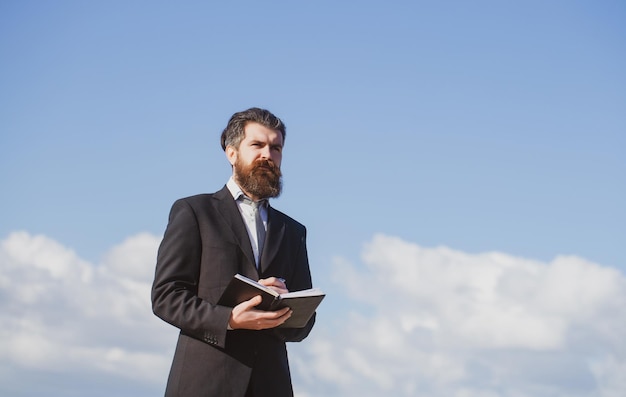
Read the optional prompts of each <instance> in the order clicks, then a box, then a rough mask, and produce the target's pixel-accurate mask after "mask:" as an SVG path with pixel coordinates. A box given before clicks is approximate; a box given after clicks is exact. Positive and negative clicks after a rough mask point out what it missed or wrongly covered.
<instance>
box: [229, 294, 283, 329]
mask: <svg viewBox="0 0 626 397" xmlns="http://www.w3.org/2000/svg"><path fill="white" fill-rule="evenodd" d="M261 301H262V300H261V296H259V295H257V296H255V297H254V298H252V299H250V300H247V301H245V302H241V303H240V304H238V305H237V306H235V307H234V308H233V311H232V312H231V314H230V321H229V322H228V325H229V326H230V328H232V329H253V330H261V329H267V328H274V327H278V326H279V325H281V324H282V323H284V322H285V321H287V319H288V318H289V317H291V312H292V311H291V309H290V308H288V307H284V308H282V309H280V310H277V311H274V312H268V311H264V310H257V309H255V306H257V305H259V304H260V303H261Z"/></svg>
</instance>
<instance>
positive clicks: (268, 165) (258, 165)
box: [252, 159, 280, 175]
mask: <svg viewBox="0 0 626 397" xmlns="http://www.w3.org/2000/svg"><path fill="white" fill-rule="evenodd" d="M262 168H265V169H268V170H270V171H272V172H273V173H277V174H279V175H280V168H278V166H277V165H276V163H274V162H273V161H272V160H264V159H262V160H257V161H256V162H255V163H254V166H253V167H252V170H257V169H262Z"/></svg>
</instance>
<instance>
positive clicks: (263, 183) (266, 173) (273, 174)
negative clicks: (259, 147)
mask: <svg viewBox="0 0 626 397" xmlns="http://www.w3.org/2000/svg"><path fill="white" fill-rule="evenodd" d="M234 167H235V169H234V170H235V181H236V182H237V183H238V184H239V187H240V188H241V190H243V191H244V192H245V193H246V194H249V195H251V196H254V197H256V198H258V199H259V200H260V199H267V198H270V197H278V196H280V193H281V190H282V173H281V172H280V168H278V167H277V166H276V164H275V163H274V162H273V161H272V160H256V161H254V162H252V163H251V164H242V162H241V161H240V160H239V159H237V161H235V166H234Z"/></svg>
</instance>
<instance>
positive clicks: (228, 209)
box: [215, 187, 258, 278]
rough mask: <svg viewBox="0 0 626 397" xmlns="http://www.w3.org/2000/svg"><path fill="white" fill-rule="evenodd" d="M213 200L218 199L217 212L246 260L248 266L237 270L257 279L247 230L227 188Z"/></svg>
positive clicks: (219, 192) (216, 194)
mask: <svg viewBox="0 0 626 397" xmlns="http://www.w3.org/2000/svg"><path fill="white" fill-rule="evenodd" d="M215 198H217V199H218V204H217V206H218V211H219V213H220V214H221V215H222V216H223V217H224V220H225V221H226V223H227V224H228V225H229V226H230V229H231V230H232V232H233V234H234V236H235V238H236V239H237V243H238V244H239V247H240V248H241V250H242V251H243V253H244V255H245V256H246V258H247V259H248V261H247V263H248V264H249V265H248V266H245V265H244V268H242V269H239V272H240V273H242V274H244V275H245V276H247V277H250V278H254V277H257V278H258V272H257V270H256V261H255V260H254V253H253V252H252V246H251V245H250V237H249V236H248V230H247V229H246V225H245V224H244V222H243V219H241V213H240V212H239V208H237V203H235V200H234V199H233V196H232V194H230V191H229V190H228V188H227V187H224V188H223V189H222V190H220V191H218V192H217V193H215Z"/></svg>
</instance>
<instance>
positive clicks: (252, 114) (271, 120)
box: [221, 108, 287, 150]
mask: <svg viewBox="0 0 626 397" xmlns="http://www.w3.org/2000/svg"><path fill="white" fill-rule="evenodd" d="M252 122H253V123H259V124H261V125H262V126H263V127H266V128H269V129H272V130H276V131H280V133H281V134H282V135H283V144H284V142H285V137H286V136H287V129H286V127H285V124H283V122H282V121H281V120H280V119H279V118H278V117H276V116H274V115H273V114H272V113H271V112H270V111H269V110H265V109H260V108H250V109H248V110H244V111H242V112H237V113H235V114H233V115H232V117H231V118H230V120H229V121H228V125H226V128H224V131H222V138H221V143H222V149H223V150H226V146H232V147H234V148H237V149H238V148H239V144H240V143H241V141H242V140H243V138H244V137H245V131H244V128H245V126H246V124H248V123H252Z"/></svg>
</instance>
